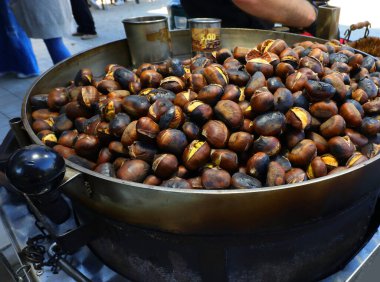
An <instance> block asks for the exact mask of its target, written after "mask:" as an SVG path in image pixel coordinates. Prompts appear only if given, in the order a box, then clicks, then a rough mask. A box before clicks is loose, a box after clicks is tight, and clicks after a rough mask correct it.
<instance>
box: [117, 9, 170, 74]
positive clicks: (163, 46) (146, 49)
mask: <svg viewBox="0 0 380 282" xmlns="http://www.w3.org/2000/svg"><path fill="white" fill-rule="evenodd" d="M122 22H123V24H124V30H125V33H126V35H127V39H128V45H129V52H130V56H131V61H132V65H133V66H135V67H137V66H139V65H140V64H142V63H161V62H163V61H165V60H166V59H168V58H169V57H171V55H172V44H171V39H170V33H169V28H168V19H167V17H165V16H147V17H137V18H129V19H125V20H123V21H122Z"/></svg>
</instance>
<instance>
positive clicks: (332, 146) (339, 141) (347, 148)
mask: <svg viewBox="0 0 380 282" xmlns="http://www.w3.org/2000/svg"><path fill="white" fill-rule="evenodd" d="M327 143H328V146H329V150H330V153H331V154H332V155H333V156H335V157H336V158H338V159H348V158H349V157H351V156H352V154H353V153H354V151H355V145H354V144H353V143H352V141H351V139H350V137H348V136H347V135H346V136H343V137H342V136H335V137H333V138H331V139H330V140H329V141H328V142H327Z"/></svg>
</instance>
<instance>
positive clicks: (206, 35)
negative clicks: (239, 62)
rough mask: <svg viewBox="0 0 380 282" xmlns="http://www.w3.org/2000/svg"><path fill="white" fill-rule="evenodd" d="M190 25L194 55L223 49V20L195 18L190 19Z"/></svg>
mask: <svg viewBox="0 0 380 282" xmlns="http://www.w3.org/2000/svg"><path fill="white" fill-rule="evenodd" d="M189 23H190V30H191V50H192V52H193V55H196V54H204V53H211V52H213V51H217V50H219V49H220V48H221V41H220V28H221V23H222V20H221V19H216V18H194V19H190V20H189Z"/></svg>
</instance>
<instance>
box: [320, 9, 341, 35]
mask: <svg viewBox="0 0 380 282" xmlns="http://www.w3.org/2000/svg"><path fill="white" fill-rule="evenodd" d="M339 14H340V8H339V7H334V6H329V5H322V6H319V7H318V18H317V32H316V35H317V37H320V38H323V39H327V40H329V39H338V38H339Z"/></svg>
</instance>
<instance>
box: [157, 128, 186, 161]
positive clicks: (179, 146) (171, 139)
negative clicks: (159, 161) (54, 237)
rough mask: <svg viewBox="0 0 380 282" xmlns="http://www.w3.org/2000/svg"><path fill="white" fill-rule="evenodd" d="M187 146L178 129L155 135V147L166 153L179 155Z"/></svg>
mask: <svg viewBox="0 0 380 282" xmlns="http://www.w3.org/2000/svg"><path fill="white" fill-rule="evenodd" d="M187 144H188V143H187V139H186V135H185V134H184V133H183V132H182V131H180V130H178V129H165V130H163V131H161V132H160V133H159V134H158V135H157V146H158V147H159V148H160V149H161V150H162V151H164V152H167V153H172V154H175V155H180V154H182V152H183V151H184V149H185V147H186V146H187Z"/></svg>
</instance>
